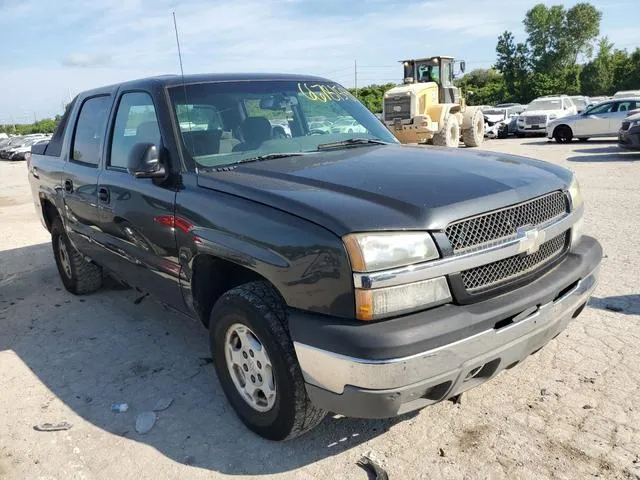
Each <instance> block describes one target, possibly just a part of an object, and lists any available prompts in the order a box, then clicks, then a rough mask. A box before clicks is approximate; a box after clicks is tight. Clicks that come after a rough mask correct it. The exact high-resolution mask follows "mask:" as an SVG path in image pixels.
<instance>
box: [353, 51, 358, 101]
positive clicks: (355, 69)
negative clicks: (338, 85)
mask: <svg viewBox="0 0 640 480" xmlns="http://www.w3.org/2000/svg"><path fill="white" fill-rule="evenodd" d="M353 85H354V87H355V90H356V98H358V61H357V60H354V61H353Z"/></svg>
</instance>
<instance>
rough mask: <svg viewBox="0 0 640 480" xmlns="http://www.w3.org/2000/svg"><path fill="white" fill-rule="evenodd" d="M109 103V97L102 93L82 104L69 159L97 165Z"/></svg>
mask: <svg viewBox="0 0 640 480" xmlns="http://www.w3.org/2000/svg"><path fill="white" fill-rule="evenodd" d="M110 103H111V99H110V97H109V96H108V95H103V96H100V97H92V98H89V99H87V100H85V102H84V103H83V104H82V107H81V108H80V114H79V115H78V121H77V122H76V129H75V131H74V134H73V145H72V146H71V160H73V161H75V162H81V163H86V164H88V165H98V162H99V160H100V145H101V143H102V137H103V136H104V132H105V128H106V126H107V116H108V114H109V106H110Z"/></svg>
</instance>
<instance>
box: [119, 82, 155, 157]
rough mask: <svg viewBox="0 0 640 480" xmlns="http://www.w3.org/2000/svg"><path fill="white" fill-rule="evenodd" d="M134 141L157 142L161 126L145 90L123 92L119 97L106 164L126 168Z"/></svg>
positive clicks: (135, 142)
mask: <svg viewBox="0 0 640 480" xmlns="http://www.w3.org/2000/svg"><path fill="white" fill-rule="evenodd" d="M137 143H151V144H153V145H158V146H159V145H160V128H159V127H158V119H157V116H156V110H155V107H154V106H153V100H152V99H151V96H150V95H149V94H148V93H144V92H130V93H125V94H124V95H122V97H121V98H120V104H119V105H118V113H117V114H116V122H115V125H114V128H113V136H112V137H111V155H110V158H109V165H110V166H112V167H118V168H127V163H128V161H129V154H130V153H131V150H132V149H133V146H134V145H135V144H137Z"/></svg>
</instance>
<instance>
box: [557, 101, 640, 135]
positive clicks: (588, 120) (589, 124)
mask: <svg viewBox="0 0 640 480" xmlns="http://www.w3.org/2000/svg"><path fill="white" fill-rule="evenodd" d="M637 108H640V97H634V98H616V99H615V100H609V101H606V102H602V103H599V104H598V105H595V106H593V107H591V108H589V109H587V110H586V111H585V112H583V113H581V114H579V115H570V116H567V117H562V118H558V119H556V120H553V121H551V122H549V123H548V124H547V137H548V138H550V139H551V138H555V140H556V142H558V143H568V142H570V141H571V140H572V139H573V138H577V139H578V140H580V141H583V142H584V141H586V140H588V139H589V138H591V137H616V136H617V135H618V130H620V124H621V123H622V121H623V120H624V119H625V117H626V116H627V115H628V114H629V112H630V111H631V110H635V109H637Z"/></svg>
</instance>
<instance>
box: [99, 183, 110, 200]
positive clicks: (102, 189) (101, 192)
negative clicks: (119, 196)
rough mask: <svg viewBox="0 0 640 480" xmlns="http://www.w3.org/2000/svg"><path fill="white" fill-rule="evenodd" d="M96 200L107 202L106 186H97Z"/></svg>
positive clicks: (107, 190)
mask: <svg viewBox="0 0 640 480" xmlns="http://www.w3.org/2000/svg"><path fill="white" fill-rule="evenodd" d="M98 200H100V201H101V202H102V203H109V189H108V188H106V187H100V188H98Z"/></svg>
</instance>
